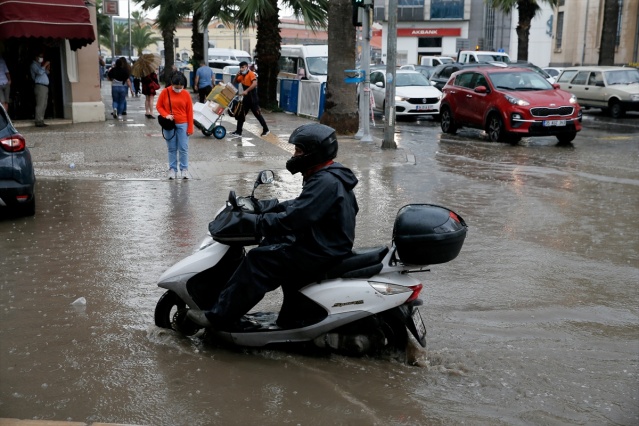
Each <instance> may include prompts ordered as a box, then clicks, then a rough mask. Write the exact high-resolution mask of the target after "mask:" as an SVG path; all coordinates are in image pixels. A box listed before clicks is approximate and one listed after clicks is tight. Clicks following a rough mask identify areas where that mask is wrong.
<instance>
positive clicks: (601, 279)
mask: <svg viewBox="0 0 639 426" xmlns="http://www.w3.org/2000/svg"><path fill="white" fill-rule="evenodd" d="M141 99H143V98H140V103H139V104H138V105H137V109H136V107H135V106H136V102H135V100H132V101H130V104H129V105H130V109H129V114H128V116H127V117H128V118H129V120H130V121H127V122H124V123H118V122H114V121H113V120H109V121H106V122H104V123H92V124H77V125H60V126H51V127H49V128H46V129H40V128H37V129H36V128H22V129H21V130H22V131H23V133H24V134H25V136H26V138H27V142H28V145H29V148H30V149H31V151H32V153H33V156H34V160H35V162H36V172H37V175H38V187H37V190H38V205H37V213H36V216H35V217H33V218H22V219H5V220H2V221H0V251H1V252H2V253H3V256H2V258H0V271H1V272H2V273H1V274H0V291H1V292H2V298H1V299H0V321H2V324H3V326H2V328H0V342H1V343H0V417H5V418H8V417H10V418H21V419H35V420H57V421H64V422H67V421H71V422H83V423H89V424H90V423H92V422H110V423H127V424H138V425H142V424H149V425H213V424H220V425H224V424H258V423H259V424H295V425H297V424H299V425H319V424H327V423H331V424H344V425H347V424H348V425H354V424H370V425H374V424H377V425H440V424H481V425H500V424H503V425H506V424H508V425H513V424H514V425H538V424H544V425H546V424H549V425H555V424H556V425H559V424H562V425H563V424H588V425H590V424H593V425H594V424H597V425H599V424H619V425H633V424H637V423H639V409H638V408H637V407H638V406H639V376H638V375H639V291H638V289H637V282H639V239H638V237H639V235H638V230H639V217H638V216H637V215H636V214H635V210H636V209H637V207H638V206H639V169H638V168H637V164H639V162H638V160H639V143H638V142H637V140H636V138H637V132H635V131H633V130H628V129H635V128H636V125H637V121H639V120H637V118H635V117H630V118H627V119H625V120H615V121H607V120H605V119H600V117H599V116H598V115H597V114H592V115H590V114H589V115H587V117H586V119H585V122H586V123H591V124H592V125H591V126H589V127H587V128H586V129H585V130H584V131H583V132H582V133H580V134H579V135H578V136H577V139H576V140H575V143H574V145H572V146H569V147H558V146H556V140H554V138H536V139H524V140H523V141H522V142H521V143H520V144H519V145H517V146H510V145H506V144H492V143H489V142H487V141H486V140H485V138H484V137H483V136H482V135H481V134H480V133H479V132H475V131H461V132H459V133H458V135H455V136H442V135H441V131H440V130H439V129H438V127H437V123H434V122H432V121H430V120H429V119H428V120H424V121H418V122H414V123H400V124H399V125H398V127H397V141H398V144H399V146H400V149H399V150H396V151H395V150H393V151H386V150H381V149H380V148H379V145H380V144H379V137H380V133H381V126H380V127H377V128H374V129H373V134H374V136H375V142H374V143H370V144H362V143H359V142H358V141H356V140H354V139H352V138H340V153H339V155H338V160H340V161H342V162H343V163H344V164H346V165H348V166H349V167H352V168H353V170H354V171H355V173H356V174H357V176H358V177H359V179H360V183H359V185H358V186H357V188H356V193H357V197H358V201H359V205H360V212H359V214H358V225H357V241H356V244H357V245H358V246H375V245H383V244H390V242H391V238H392V227H393V220H394V218H395V214H396V212H397V210H398V209H399V208H400V207H401V206H402V205H404V204H407V203H417V202H421V203H434V204H441V205H444V206H447V207H450V208H452V209H453V210H455V211H456V212H457V213H459V214H460V215H462V216H463V217H464V219H465V220H466V221H467V222H468V224H469V226H470V229H469V236H468V238H467V240H466V242H465V245H464V248H463V249H462V252H461V254H460V255H459V257H458V258H457V259H455V260H454V261H452V262H450V263H447V264H442V265H433V266H432V267H431V272H429V273H420V274H418V277H419V278H420V279H421V280H422V283H423V284H424V290H423V291H422V293H421V296H422V298H423V300H424V305H423V306H422V307H421V308H420V309H421V313H422V316H423V318H424V320H425V323H426V326H427V328H428V330H429V334H428V336H427V340H428V348H427V350H425V351H415V353H412V354H411V356H412V357H413V358H415V359H416V360H417V361H418V362H417V365H415V366H411V365H407V364H405V363H404V362H402V360H400V359H397V358H394V357H372V358H369V357H366V358H349V357H343V356H338V355H331V356H326V355H320V354H316V353H308V352H304V353H298V352H296V351H287V350H282V349H252V350H241V349H237V350H236V349H230V348H227V347H220V346H217V345H215V344H213V343H211V342H206V341H203V340H201V339H199V338H197V337H194V338H184V337H180V336H178V335H176V334H174V333H172V332H170V331H167V330H161V329H158V328H157V327H155V326H154V325H153V310H154V308H155V303H156V302H157V300H158V298H159V297H160V295H161V294H162V293H163V291H162V290H161V289H158V288H157V287H156V281H157V279H158V277H159V276H160V274H161V273H162V272H163V271H164V270H165V269H166V268H168V267H169V266H170V265H172V264H173V263H175V262H177V261H178V260H180V259H181V258H183V257H184V256H186V255H188V254H190V253H191V252H192V250H193V249H194V248H195V246H196V245H197V243H198V242H199V240H200V239H201V237H203V236H204V234H205V232H206V225H207V223H208V222H209V221H210V220H211V218H212V214H213V212H214V211H215V210H216V209H217V207H218V206H219V205H221V203H222V202H223V200H224V199H225V198H226V196H227V194H228V191H229V190H230V189H236V190H237V191H238V193H240V194H243V193H248V192H250V190H251V189H252V182H253V180H254V178H255V175H256V172H257V171H258V170H260V169H264V168H270V169H273V170H274V171H275V172H276V175H277V181H276V182H275V183H274V184H273V185H269V186H264V187H261V188H259V189H258V194H257V195H258V196H262V197H265V198H267V197H272V196H277V197H279V198H280V199H286V198H291V197H294V196H295V195H296V194H297V193H298V192H299V187H300V179H299V177H298V176H295V177H292V176H291V175H290V174H289V173H288V172H286V170H285V169H284V163H285V161H286V159H288V157H290V155H291V154H290V152H291V151H290V147H289V146H287V144H286V140H287V138H288V134H290V132H291V131H292V129H294V128H295V127H297V126H298V125H299V124H302V123H305V122H308V120H305V119H303V118H299V117H295V116H291V115H287V114H283V113H279V114H271V113H268V114H266V119H267V122H268V123H269V126H270V127H271V129H272V130H273V135H269V136H267V137H265V138H259V137H257V136H254V135H247V137H246V138H243V139H242V140H238V139H235V140H233V139H224V140H220V141H218V140H216V139H214V138H213V137H209V138H205V137H204V136H202V135H201V134H200V133H196V134H195V135H194V136H193V137H192V138H191V144H190V162H191V166H190V169H191V172H192V174H193V175H194V178H195V179H193V180H189V181H183V180H179V181H168V180H166V179H165V176H164V174H165V169H166V146H165V144H164V141H163V140H162V138H161V136H160V134H159V132H158V131H157V130H158V129H157V124H156V123H155V122H153V124H152V125H151V124H148V125H147V121H146V120H145V118H144V110H143V104H142V101H141ZM140 106H142V109H139V107H140ZM149 121H150V120H149ZM248 124H249V127H248V129H249V130H252V131H253V133H256V132H259V130H260V129H259V125H257V122H256V121H255V120H254V119H253V118H250V119H249V122H248ZM233 125H234V123H232V122H230V121H229V125H228V126H226V127H227V130H229V131H231V130H233ZM378 125H379V121H378ZM71 164H73V168H71V167H70V165H71ZM81 298H84V300H85V301H86V303H84V302H83V301H82V300H81ZM279 303H281V294H280V292H279V291H275V292H272V293H269V295H268V296H267V298H266V299H265V300H264V301H263V302H262V303H261V304H260V305H259V306H258V307H259V308H260V309H277V306H279ZM0 424H3V423H2V422H1V421H0ZM93 424H94V425H95V423H93Z"/></svg>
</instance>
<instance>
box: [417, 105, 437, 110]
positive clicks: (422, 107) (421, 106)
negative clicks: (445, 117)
mask: <svg viewBox="0 0 639 426" xmlns="http://www.w3.org/2000/svg"><path fill="white" fill-rule="evenodd" d="M415 109H416V110H417V111H429V110H431V109H435V106H434V105H417V108H415Z"/></svg>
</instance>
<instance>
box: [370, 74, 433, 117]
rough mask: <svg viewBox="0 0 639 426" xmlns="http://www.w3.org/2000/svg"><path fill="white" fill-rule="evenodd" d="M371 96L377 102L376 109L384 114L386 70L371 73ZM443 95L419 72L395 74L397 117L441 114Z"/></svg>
mask: <svg viewBox="0 0 639 426" xmlns="http://www.w3.org/2000/svg"><path fill="white" fill-rule="evenodd" d="M370 81H371V83H370V87H371V96H372V97H373V99H374V100H375V106H374V109H375V110H378V111H382V112H384V108H385V104H386V101H385V98H386V70H375V71H373V72H371V78H370ZM441 96H442V93H441V92H440V91H439V90H437V89H436V88H434V87H433V86H431V85H430V83H429V82H428V80H427V79H426V77H424V76H423V75H422V74H421V73H419V72H417V71H411V70H397V71H396V72H395V115H396V116H398V117H399V116H411V115H424V114H427V115H435V116H437V115H438V114H439V100H440V99H441Z"/></svg>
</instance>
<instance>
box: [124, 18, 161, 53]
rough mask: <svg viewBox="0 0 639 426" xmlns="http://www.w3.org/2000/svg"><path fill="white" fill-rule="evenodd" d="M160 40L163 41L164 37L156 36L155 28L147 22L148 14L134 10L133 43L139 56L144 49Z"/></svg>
mask: <svg viewBox="0 0 639 426" xmlns="http://www.w3.org/2000/svg"><path fill="white" fill-rule="evenodd" d="M158 41H162V38H161V37H156V36H155V34H154V33H153V28H151V25H149V24H148V23H147V22H146V16H145V15H144V14H143V13H142V12H138V11H135V12H132V13H131V45H132V46H133V47H134V48H136V49H137V54H138V56H142V51H143V50H144V49H146V48H147V47H148V46H150V45H152V44H156V43H157V42H158Z"/></svg>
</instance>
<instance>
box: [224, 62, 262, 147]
mask: <svg viewBox="0 0 639 426" xmlns="http://www.w3.org/2000/svg"><path fill="white" fill-rule="evenodd" d="M235 82H236V83H239V84H241V85H242V95H243V97H242V112H243V113H242V114H239V116H238V117H236V119H237V128H236V129H235V131H234V132H232V133H231V134H232V135H235V136H242V127H243V126H244V121H245V120H246V114H247V113H248V112H249V110H250V111H252V112H253V115H254V116H255V118H257V121H259V122H260V124H261V125H262V134H261V135H260V136H266V135H268V134H269V130H268V126H267V125H266V121H265V120H264V117H263V116H262V111H261V110H260V104H259V100H258V98H257V77H256V75H255V73H254V72H253V71H251V70H249V67H248V62H246V61H242V62H240V71H239V72H238V73H237V75H236V76H235Z"/></svg>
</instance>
